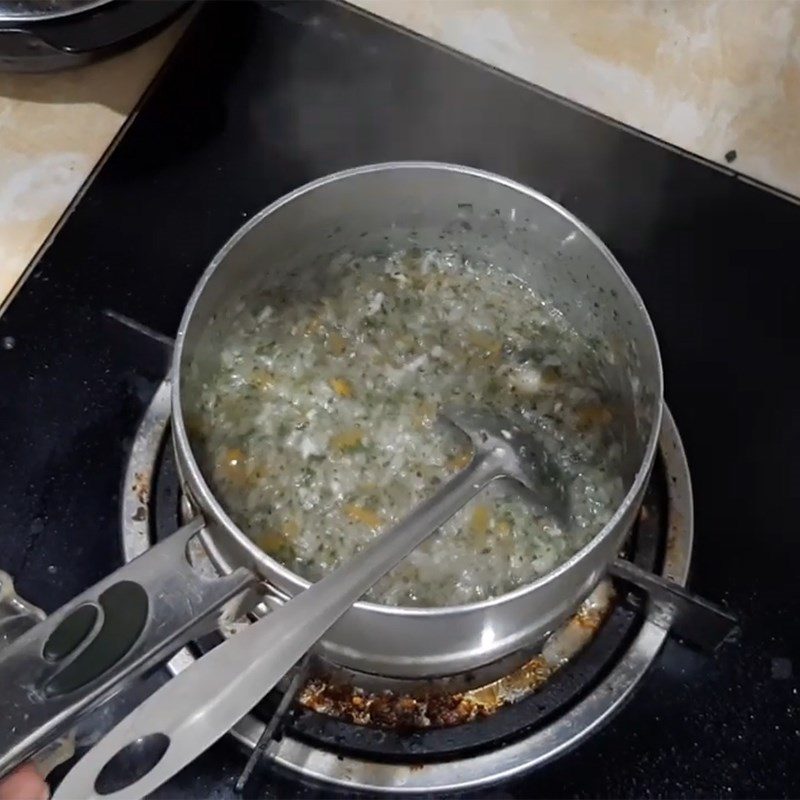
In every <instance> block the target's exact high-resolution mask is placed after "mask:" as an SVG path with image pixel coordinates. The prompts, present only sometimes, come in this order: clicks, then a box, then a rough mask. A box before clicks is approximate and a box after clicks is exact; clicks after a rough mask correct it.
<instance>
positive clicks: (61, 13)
mask: <svg viewBox="0 0 800 800" xmlns="http://www.w3.org/2000/svg"><path fill="white" fill-rule="evenodd" d="M110 2H112V0H0V22H45V21H47V20H52V19H58V18H60V17H68V16H72V15H73V14H80V13H81V12H83V11H90V10H91V9H94V8H98V7H99V6H104V5H107V4H108V3H110Z"/></svg>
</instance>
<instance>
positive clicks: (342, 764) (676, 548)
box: [121, 381, 694, 794]
mask: <svg viewBox="0 0 800 800" xmlns="http://www.w3.org/2000/svg"><path fill="white" fill-rule="evenodd" d="M169 395H170V391H169V382H168V381H165V382H164V383H163V384H162V385H161V386H160V387H159V389H158V391H157V392H156V394H155V395H154V397H153V400H152V401H151V404H150V407H149V408H148V411H147V413H146V415H145V419H144V421H143V422H142V425H141V426H140V430H139V434H138V435H137V437H136V442H135V443H134V446H133V449H132V452H131V457H130V460H129V464H128V470H127V473H126V476H125V484H124V486H125V487H126V489H127V488H128V487H134V486H137V487H142V484H143V481H142V476H145V475H146V476H148V477H149V476H151V475H152V471H153V468H154V463H153V460H154V454H157V453H158V451H159V449H160V446H161V443H162V441H163V438H164V435H165V433H166V430H167V425H168V422H169V411H170V403H169ZM659 449H660V452H661V456H662V458H663V461H664V467H665V471H666V476H667V488H668V495H669V512H668V520H667V546H666V551H665V555H664V564H663V568H662V574H663V575H664V576H665V577H668V578H670V579H671V580H673V581H676V582H677V583H679V584H681V585H685V584H686V580H687V577H688V573H689V566H690V561H691V552H692V541H693V535H694V520H693V501H692V488H691V481H690V477H689V467H688V463H687V460H686V454H685V451H684V448H683V444H682V442H681V439H680V435H679V433H678V430H677V427H676V425H675V421H674V419H673V417H672V415H671V414H670V412H669V409H667V408H666V407H665V408H664V417H663V421H662V427H661V434H660V438H659ZM148 490H149V482H147V485H146V486H144V487H142V488H140V489H139V491H138V492H131V491H126V493H125V494H124V496H123V502H122V528H121V529H122V546H123V554H124V557H125V560H126V561H128V560H131V559H132V558H135V557H136V556H137V555H140V554H141V553H142V552H143V551H144V550H146V549H147V548H148V547H149V546H150V544H151V543H150V524H149V520H147V515H146V512H145V513H142V510H141V509H142V508H143V507H146V506H147V503H146V502H145V500H146V498H143V493H146V492H147V491H148ZM201 557H202V556H201ZM657 617H658V611H657V609H655V608H654V607H653V606H652V604H650V606H649V607H648V609H647V613H646V616H645V619H644V621H643V623H642V627H641V629H640V630H639V632H638V633H637V635H636V637H635V638H634V640H633V642H632V643H631V644H630V646H629V648H628V649H627V650H626V652H625V653H624V654H623V655H622V656H621V658H620V660H619V661H618V662H617V663H616V665H615V666H614V667H613V669H612V670H611V672H610V673H609V674H608V675H607V676H606V678H605V679H604V680H603V681H602V682H601V683H600V684H599V685H598V686H597V687H596V688H595V690H594V691H592V692H591V693H590V694H589V695H587V696H586V697H585V698H583V699H582V700H581V701H579V702H578V703H577V704H576V705H575V706H573V707H572V708H570V709H569V710H568V711H567V712H566V713H564V714H563V715H562V716H560V717H559V718H558V719H556V720H554V721H553V722H552V723H550V724H549V725H546V726H545V727H543V728H541V729H539V730H537V731H535V732H533V733H532V734H530V735H529V736H526V737H524V738H522V739H520V740H518V741H516V742H513V743H511V744H508V745H505V746H504V747H502V748H498V749H496V750H492V751H489V752H486V753H482V754H478V755H473V756H470V757H467V758H460V759H455V760H450V761H446V762H442V763H428V764H425V765H424V766H423V767H420V765H403V764H388V763H381V762H377V761H368V760H366V759H358V758H353V757H349V756H344V757H343V756H341V755H339V754H336V753H333V752H329V751H325V750H321V749H319V748H315V747H313V746H310V745H307V744H305V743H303V742H300V741H298V740H296V739H293V738H291V737H290V736H289V735H285V736H284V737H283V738H282V739H281V741H280V742H279V743H278V744H277V747H276V749H275V750H274V751H273V754H272V755H273V759H274V761H275V763H277V764H279V765H280V766H281V767H282V768H284V769H286V770H288V771H290V772H293V773H295V774H298V775H301V776H303V777H304V778H309V779H312V780H315V781H318V782H321V783H333V784H336V785H338V786H340V787H343V788H345V789H349V790H365V791H368V792H393V793H404V794H418V793H426V792H432V791H439V792H443V791H463V790H467V789H473V788H476V787H479V786H485V785H487V784H491V783H495V782H497V781H500V780H503V779H507V778H511V777H513V776H515V775H518V774H520V773H522V772H524V771H527V770H529V769H531V768H533V767H535V766H537V765H541V764H543V763H545V762H547V761H550V760H551V759H553V758H555V757H557V756H558V755H559V754H561V753H563V752H565V751H566V750H568V749H571V748H572V747H574V746H575V745H576V744H578V743H579V742H580V741H582V740H583V739H585V738H586V737H587V736H589V735H590V734H591V733H593V732H594V731H595V730H597V729H598V728H600V727H601V726H602V725H603V724H604V723H605V722H606V721H607V720H608V719H609V718H610V717H611V716H612V715H613V714H614V712H615V711H616V710H617V709H618V708H619V707H620V706H621V705H622V704H623V703H624V702H625V700H626V699H627V698H628V696H629V695H630V694H631V692H632V691H633V690H634V688H635V687H636V685H637V684H638V683H639V681H640V680H641V679H642V677H644V674H645V673H646V672H647V670H648V668H649V667H650V665H651V664H652V663H653V661H654V660H655V658H656V656H657V655H658V653H659V652H660V650H661V648H662V646H663V645H664V641H665V640H666V637H667V629H666V626H665V625H664V621H663V619H658V621H657ZM194 660H195V657H194V656H193V655H192V653H191V651H189V650H188V648H184V649H183V650H181V651H180V652H179V653H177V654H176V655H175V656H174V657H173V658H172V660H171V661H170V662H169V664H168V665H167V666H168V668H169V669H170V671H171V672H172V673H173V674H176V673H178V672H180V671H181V670H183V669H185V668H186V667H188V666H190V665H191V664H192V663H193V661H194ZM264 727H265V726H264V723H263V722H262V721H260V720H259V719H257V718H256V717H254V716H253V715H248V716H246V717H244V718H243V719H242V720H241V721H240V722H239V723H238V724H237V725H236V726H235V727H234V728H233V729H232V730H231V733H232V735H233V736H234V737H235V738H236V739H237V740H238V741H239V742H240V743H241V744H243V745H244V746H245V747H247V748H250V749H252V748H253V747H254V746H255V744H256V742H257V741H258V739H259V737H260V735H261V733H262V732H263V730H264Z"/></svg>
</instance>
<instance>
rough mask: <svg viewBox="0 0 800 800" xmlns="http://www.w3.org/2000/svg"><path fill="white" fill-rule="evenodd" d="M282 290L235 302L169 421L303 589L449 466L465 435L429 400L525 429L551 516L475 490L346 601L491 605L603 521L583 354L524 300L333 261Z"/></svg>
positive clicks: (460, 268) (466, 267) (506, 284)
mask: <svg viewBox="0 0 800 800" xmlns="http://www.w3.org/2000/svg"><path fill="white" fill-rule="evenodd" d="M296 281H297V278H294V279H293V280H292V281H289V279H286V282H285V283H282V284H281V283H276V284H274V285H272V286H271V287H268V288H267V287H265V288H264V289H263V290H261V291H259V292H256V293H253V294H251V295H250V296H249V297H248V299H247V300H246V301H245V302H243V303H241V304H240V305H239V307H238V310H237V312H236V314H235V316H234V318H233V319H231V320H228V322H229V323H230V324H231V326H232V327H231V330H230V333H229V334H228V335H227V336H226V338H225V342H224V345H223V348H222V350H221V352H220V353H219V359H218V366H217V369H216V372H215V374H213V375H211V376H209V375H207V374H206V375H205V376H202V378H201V377H200V376H199V375H198V376H196V379H197V380H198V381H202V382H201V383H200V386H199V398H200V399H199V403H198V405H197V408H196V411H195V413H193V414H191V415H190V416H189V418H188V423H187V425H188V427H189V431H190V435H191V437H192V441H193V443H194V445H195V448H196V450H197V452H198V455H199V460H200V463H201V468H202V469H203V471H204V474H205V475H206V477H207V479H208V480H209V483H210V484H211V485H212V486H213V488H214V490H215V492H216V493H217V495H218V497H219V498H220V500H221V502H222V503H223V505H224V506H225V508H226V510H227V511H228V513H229V514H230V515H231V517H232V518H233V520H234V521H235V522H236V523H237V524H238V525H239V526H240V527H241V528H242V529H243V530H244V531H245V532H246V533H247V534H248V535H249V536H250V537H251V538H252V539H253V541H255V542H256V543H257V544H259V545H260V546H261V547H262V548H263V549H264V550H265V551H266V552H267V553H269V554H270V555H272V556H273V557H274V558H276V559H277V560H279V561H280V562H281V563H283V564H285V565H286V566H287V567H288V568H289V569H291V570H292V571H294V572H296V573H297V574H299V575H301V576H303V577H304V578H307V579H308V580H310V581H315V580H318V579H319V578H320V577H321V576H323V575H324V574H326V573H327V572H329V571H330V570H332V569H333V568H334V567H336V566H337V565H339V564H341V563H342V562H344V561H346V560H348V559H349V558H351V557H352V556H353V554H355V553H357V552H358V551H359V550H360V549H361V548H363V547H364V545H366V544H367V543H368V542H370V541H371V540H372V539H374V538H375V537H376V536H377V535H378V534H379V533H380V532H381V531H382V530H385V529H387V528H388V527H389V526H390V525H392V524H393V523H396V522H397V521H399V520H400V519H402V518H403V517H404V516H406V515H407V514H408V513H409V512H410V511H411V510H412V509H413V508H414V507H415V506H416V505H417V504H419V503H420V501H422V500H423V499H424V498H425V497H427V496H429V495H430V494H431V492H432V491H433V490H435V488H436V487H437V486H438V485H439V484H440V483H441V482H442V481H445V480H447V479H448V477H449V476H451V475H452V474H453V473H454V472H455V471H456V470H459V469H463V468H464V467H465V466H466V465H467V464H468V463H469V460H470V456H471V450H470V447H469V443H468V440H467V439H466V437H464V436H463V435H461V434H460V433H458V432H457V431H456V430H454V429H453V428H451V427H450V426H448V425H445V424H442V423H441V422H440V421H437V413H438V411H439V409H440V408H441V407H442V406H444V405H447V404H453V405H460V406H464V407H469V408H476V409H484V408H486V409H495V410H497V411H499V412H502V413H509V412H513V413H515V414H521V415H522V416H523V417H525V419H526V420H527V423H526V424H529V425H530V426H531V428H532V429H535V431H536V433H537V434H538V435H539V436H540V437H541V438H542V441H543V442H544V444H545V446H546V447H547V448H548V449H549V451H550V452H551V454H552V455H553V457H554V458H555V460H556V461H557V463H558V465H559V467H560V469H561V470H563V473H564V481H565V489H566V493H567V497H568V499H569V505H570V510H569V515H568V519H566V520H561V521H559V520H557V519H555V518H552V517H550V516H548V515H547V514H543V515H541V514H540V515H537V514H535V513H534V512H533V511H532V510H531V509H530V507H529V505H528V504H527V503H526V502H525V501H524V499H523V497H522V495H521V494H520V493H519V492H518V491H517V490H516V489H515V488H514V486H513V485H512V484H510V483H508V484H506V483H501V484H495V485H492V486H491V487H489V488H488V489H485V490H484V491H483V492H481V494H480V495H479V496H478V497H476V498H475V499H474V500H473V501H472V502H471V503H470V504H469V505H468V506H466V507H465V508H464V509H463V510H462V511H461V512H460V513H459V514H458V515H457V516H456V517H454V518H453V519H452V520H450V522H448V523H447V524H446V525H445V526H444V527H443V528H442V529H441V530H440V531H439V532H438V534H436V535H435V536H433V537H432V538H431V539H430V540H428V541H427V542H426V543H425V544H424V545H422V546H421V547H419V548H418V549H417V550H416V551H415V552H414V553H412V554H411V555H410V556H409V557H408V558H407V559H405V561H403V562H402V563H401V564H400V565H399V566H398V567H396V568H395V569H394V570H393V571H392V572H391V573H390V574H389V575H387V576H386V577H385V578H384V579H383V580H382V581H380V582H379V583H378V584H377V585H376V586H375V587H374V588H373V589H372V591H370V592H369V594H368V595H367V596H366V598H365V599H367V600H371V601H373V602H378V603H384V604H388V605H402V606H445V605H457V604H461V603H468V602H473V601H478V600H483V599H486V598H489V597H492V596H495V595H499V594H503V593H505V592H508V591H510V590H512V589H514V588H516V587H517V586H520V585H522V584H524V583H528V582H530V581H532V580H534V579H536V578H538V577H539V576H541V575H544V574H545V573H547V572H549V571H550V570H552V569H553V568H554V567H556V566H557V565H559V564H561V563H562V562H564V561H565V560H566V559H568V558H569V557H570V556H571V555H573V554H574V553H575V552H576V551H577V550H579V549H580V548H581V547H582V546H583V545H584V544H586V543H587V542H588V541H589V540H590V539H591V538H592V537H593V536H594V535H595V534H596V533H597V532H598V531H599V530H600V529H601V528H602V527H603V525H604V524H605V523H606V522H607V521H608V519H609V518H610V517H611V515H612V514H613V512H614V510H615V509H616V507H617V506H618V504H619V503H620V501H621V500H622V495H623V483H622V480H621V478H620V477H619V474H620V455H621V454H620V447H619V445H618V444H617V443H616V438H615V436H614V433H613V430H614V419H615V409H614V405H613V403H611V402H610V401H609V399H608V397H607V392H606V390H605V389H604V386H603V383H602V381H601V380H600V378H599V377H597V376H598V375H599V369H598V366H597V365H598V361H599V357H598V356H597V355H596V354H595V353H594V351H593V349H592V347H591V346H590V344H589V342H587V341H586V340H585V339H584V338H582V337H581V336H580V335H579V334H578V333H577V332H576V331H574V330H572V329H571V328H570V327H569V326H568V325H567V324H566V322H565V321H564V320H563V318H562V317H561V316H560V315H559V313H558V312H557V311H556V310H555V309H554V308H552V307H551V306H548V305H547V304H545V303H543V302H542V301H541V300H540V299H539V298H538V297H537V296H536V295H535V294H534V293H533V292H532V290H531V289H530V288H529V287H528V286H527V285H525V284H523V283H521V282H520V281H519V280H517V279H516V278H514V277H513V276H509V275H508V274H507V273H505V272H502V271H499V270H493V269H491V268H490V269H488V270H487V269H486V268H480V269H477V268H474V267H472V266H471V265H470V263H468V262H466V261H465V260H464V259H462V258H461V257H459V256H458V255H457V254H454V253H443V252H438V251H431V252H424V253H422V252H397V253H394V254H393V255H392V256H390V257H388V258H379V257H373V258H353V257H349V256H348V257H340V258H338V259H335V260H334V262H333V263H332V264H331V266H330V268H329V269H328V270H323V271H321V272H315V273H313V276H312V279H311V280H306V282H305V284H301V285H298V284H297V283H296ZM226 324H227V323H226Z"/></svg>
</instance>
